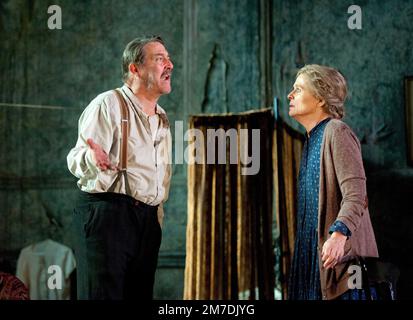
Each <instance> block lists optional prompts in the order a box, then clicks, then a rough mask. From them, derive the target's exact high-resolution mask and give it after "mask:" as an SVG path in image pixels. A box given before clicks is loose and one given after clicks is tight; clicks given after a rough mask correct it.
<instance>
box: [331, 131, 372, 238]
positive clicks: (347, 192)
mask: <svg viewBox="0 0 413 320" xmlns="http://www.w3.org/2000/svg"><path fill="white" fill-rule="evenodd" d="M331 148H332V156H333V163H334V169H335V173H336V177H337V181H338V184H339V187H340V191H341V194H342V201H341V206H340V211H339V213H338V216H337V219H336V221H340V222H342V223H344V224H345V225H346V226H347V228H348V229H349V230H350V233H351V234H352V233H354V232H355V231H356V230H357V228H358V226H359V225H360V222H361V217H362V215H363V214H364V210H365V208H366V199H367V191H366V175H365V172H364V167H363V160H362V156H361V146H360V142H359V140H358V139H357V137H356V136H355V134H354V133H353V132H352V131H351V129H350V128H349V127H347V126H345V127H339V128H337V129H336V130H335V131H334V133H333V135H332V141H331Z"/></svg>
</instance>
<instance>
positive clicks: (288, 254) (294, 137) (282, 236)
mask: <svg viewBox="0 0 413 320" xmlns="http://www.w3.org/2000/svg"><path fill="white" fill-rule="evenodd" d="M274 141H275V145H274V148H273V149H274V152H273V154H274V159H273V161H274V168H276V169H274V176H275V182H274V184H275V208H276V217H277V219H276V220H277V228H278V231H279V241H278V246H279V249H280V251H281V255H280V261H279V262H278V263H279V272H280V275H279V279H280V282H281V290H282V296H283V297H284V298H285V297H287V289H288V276H289V270H290V266H291V261H292V257H293V254H294V242H295V232H296V213H297V212H296V210H297V197H296V195H297V182H298V172H299V168H300V167H299V166H300V160H301V153H302V148H303V144H304V136H303V135H302V134H301V133H299V132H298V131H296V130H294V129H292V128H291V127H290V126H288V125H287V124H286V123H284V122H283V121H282V119H279V121H278V122H277V124H276V130H275V139H274Z"/></svg>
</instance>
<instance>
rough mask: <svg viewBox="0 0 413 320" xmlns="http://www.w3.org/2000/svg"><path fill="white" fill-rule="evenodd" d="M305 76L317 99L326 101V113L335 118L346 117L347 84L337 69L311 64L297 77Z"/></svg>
mask: <svg viewBox="0 0 413 320" xmlns="http://www.w3.org/2000/svg"><path fill="white" fill-rule="evenodd" d="M300 75H304V76H305V77H306V80H308V85H309V89H310V91H311V92H312V93H313V94H314V96H316V97H317V98H321V99H324V100H325V104H324V106H323V108H324V111H325V112H327V113H328V114H329V115H331V116H332V117H333V118H336V119H341V118H343V117H344V102H345V100H346V98H347V83H346V79H345V78H344V76H343V75H342V74H341V73H340V72H339V71H338V70H336V69H334V68H330V67H326V66H321V65H318V64H309V65H306V66H304V67H303V68H301V69H300V70H299V71H298V73H297V77H298V76H300Z"/></svg>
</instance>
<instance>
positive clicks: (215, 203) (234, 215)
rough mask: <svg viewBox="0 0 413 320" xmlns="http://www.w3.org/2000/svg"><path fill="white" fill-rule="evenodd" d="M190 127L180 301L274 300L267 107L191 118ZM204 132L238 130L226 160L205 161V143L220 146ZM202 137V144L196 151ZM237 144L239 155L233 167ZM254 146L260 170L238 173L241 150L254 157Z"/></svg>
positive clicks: (270, 143) (269, 115)
mask: <svg viewBox="0 0 413 320" xmlns="http://www.w3.org/2000/svg"><path fill="white" fill-rule="evenodd" d="M189 128H190V129H192V131H193V134H192V135H190V136H191V139H190V140H189V142H188V143H189V146H188V148H189V150H190V151H189V163H188V222H187V234H186V241H187V242H186V266H185V287H184V299H273V297H274V258H273V241H272V226H273V223H272V222H273V180H274V179H273V178H274V174H273V168H272V166H273V150H272V147H273V136H274V117H273V114H272V111H271V109H264V110H260V111H254V112H247V113H242V114H226V115H199V116H192V117H190V119H189ZM194 129H196V130H194ZM208 129H213V130H217V129H223V131H224V132H229V131H228V130H230V129H234V130H235V132H236V134H237V135H236V138H235V139H232V138H227V143H226V146H225V159H226V163H221V164H219V163H217V159H218V156H217V154H215V163H211V164H207V163H206V162H207V161H206V160H207V152H208V151H210V150H209V149H208V148H211V146H215V150H216V153H218V149H219V148H218V147H217V146H219V144H218V143H217V141H216V140H217V139H215V140H214V139H208V138H207V136H208ZM242 129H246V130H247V131H244V132H248V136H247V137H246V136H245V135H244V136H243V135H242V134H241V131H242ZM253 129H259V130H260V131H259V132H260V134H259V137H260V139H259V142H256V141H255V142H254V139H253ZM233 132H234V131H233ZM201 136H203V137H205V143H204V144H203V146H202V147H200V148H197V147H196V143H195V141H197V142H199V141H200V140H202V137H201ZM231 139H232V140H231ZM230 141H231V142H230ZM253 142H254V143H255V144H253ZM234 145H235V146H236V147H237V149H236V150H235V153H236V154H238V156H239V158H238V162H237V163H235V164H231V163H230V162H232V161H231V157H232V156H233V155H234V149H233V150H232V152H231V150H230V148H231V147H234ZM258 145H259V152H258V154H259V159H258V160H257V159H256V160H255V161H258V164H259V166H260V167H259V171H258V173H257V174H252V175H251V174H250V175H248V174H244V175H243V174H242V173H243V169H245V165H244V164H245V162H246V161H244V164H243V163H242V162H241V161H240V160H241V159H242V157H241V155H242V152H247V154H248V156H255V157H256V156H257V154H254V147H255V148H256V147H257V146H258ZM191 146H192V147H191ZM245 147H247V148H245ZM191 148H193V149H191ZM242 150H244V151H242ZM255 152H256V151H255ZM195 159H197V162H196V163H191V161H194V160H195ZM202 161H203V163H200V162H202ZM252 162H254V160H252ZM251 165H252V163H251V164H249V166H251ZM244 171H245V170H244ZM244 173H245V172H244Z"/></svg>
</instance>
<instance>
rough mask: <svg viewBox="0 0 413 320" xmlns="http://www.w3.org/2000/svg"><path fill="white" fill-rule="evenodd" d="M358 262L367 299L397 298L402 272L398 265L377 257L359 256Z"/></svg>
mask: <svg viewBox="0 0 413 320" xmlns="http://www.w3.org/2000/svg"><path fill="white" fill-rule="evenodd" d="M356 262H357V264H358V265H359V266H360V268H361V272H362V284H363V286H362V287H363V289H364V290H365V292H366V297H367V300H396V286H397V280H398V278H399V274H400V272H399V270H398V268H397V267H396V266H394V265H393V264H391V263H387V262H383V261H380V260H379V259H377V258H363V257H357V258H356ZM373 290H374V294H373Z"/></svg>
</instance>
